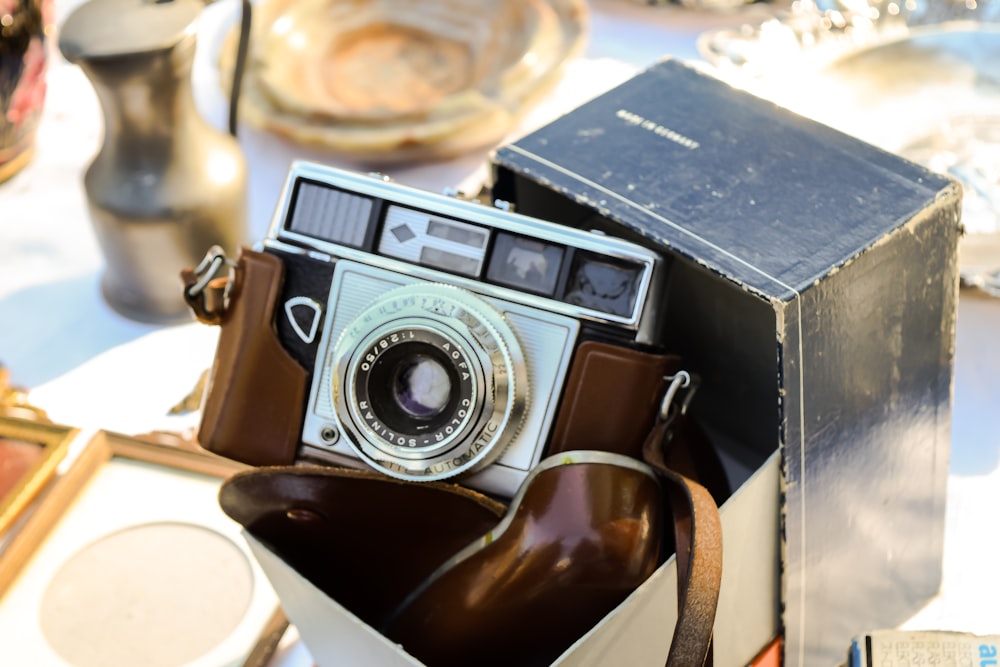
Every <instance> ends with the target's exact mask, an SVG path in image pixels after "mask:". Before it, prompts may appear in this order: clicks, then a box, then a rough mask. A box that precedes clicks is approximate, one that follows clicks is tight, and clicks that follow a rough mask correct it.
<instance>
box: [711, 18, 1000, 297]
mask: <svg viewBox="0 0 1000 667" xmlns="http://www.w3.org/2000/svg"><path fill="white" fill-rule="evenodd" d="M699 49H700V51H701V53H702V55H703V56H704V57H705V58H706V59H707V60H708V61H709V62H710V64H711V65H712V66H713V67H714V69H715V71H716V74H717V75H718V76H720V77H721V78H723V79H725V80H727V81H729V82H730V83H732V84H734V85H736V86H739V87H741V88H744V89H746V90H748V91H750V92H753V93H755V94H757V95H760V96H762V97H765V98H767V99H770V100H772V101H774V102H776V103H778V104H780V105H781V106H784V107H786V108H789V109H791V110H792V111H795V112H797V113H800V114H802V115H804V116H807V117H810V118H813V119H815V120H818V121H820V122H822V123H825V124H827V125H830V126H831V127H834V128H837V129H839V130H842V131H844V132H847V133H848V134H851V135H854V136H856V137H858V138H860V139H863V140H865V141H868V142H870V143H872V144H875V145H877V146H880V147H881V148H884V149H886V150H889V151H892V152H894V153H897V154H900V155H902V156H904V157H907V158H909V159H911V160H913V161H915V162H918V163H921V164H923V165H925V166H927V167H929V168H930V169H933V170H935V171H938V172H942V173H946V174H949V175H951V176H952V177H954V178H955V179H956V180H958V181H959V182H960V183H961V184H962V186H963V191H964V196H963V207H962V222H963V226H964V227H965V231H966V234H965V236H963V238H962V240H961V242H960V255H959V258H960V259H959V262H960V267H961V275H962V279H963V282H964V283H965V284H967V285H973V286H976V287H979V288H981V289H983V290H984V291H986V292H987V293H990V294H993V295H994V296H1000V1H998V0H993V1H992V2H991V1H990V0H984V1H983V2H979V3H978V4H977V2H975V0H969V1H968V2H961V3H955V2H936V3H930V2H926V1H921V2H916V1H913V0H911V1H910V2H909V3H906V4H897V3H895V2H871V3H866V2H860V3H853V4H850V5H848V4H847V3H837V4H828V5H825V6H822V5H816V4H811V3H809V4H801V3H796V4H795V5H793V6H792V7H791V8H790V9H788V10H786V11H783V12H780V13H778V14H777V15H776V16H775V17H774V18H773V19H769V20H767V21H764V22H763V23H761V24H757V25H752V26H751V25H745V26H742V27H740V28H737V29H733V30H720V31H713V32H711V33H706V34H704V35H702V36H701V38H700V39H699Z"/></svg>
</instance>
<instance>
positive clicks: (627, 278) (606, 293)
mask: <svg viewBox="0 0 1000 667" xmlns="http://www.w3.org/2000/svg"><path fill="white" fill-rule="evenodd" d="M642 271H643V267H642V266H641V265H639V264H636V263H634V262H628V261H619V260H615V259H613V258H611V257H607V256H605V255H596V254H593V253H589V252H583V251H580V252H577V253H575V256H574V258H573V268H572V269H571V270H570V277H569V282H568V283H567V285H566V296H565V299H564V300H565V301H566V302H567V303H572V304H574V305H577V306H581V307H583V308H590V309H592V310H597V311H600V312H602V313H610V314H612V315H619V316H621V317H627V316H629V315H631V314H632V312H633V311H634V309H635V305H636V295H637V294H638V290H639V281H640V278H641V277H642Z"/></svg>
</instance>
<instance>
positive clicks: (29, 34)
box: [0, 0, 52, 183]
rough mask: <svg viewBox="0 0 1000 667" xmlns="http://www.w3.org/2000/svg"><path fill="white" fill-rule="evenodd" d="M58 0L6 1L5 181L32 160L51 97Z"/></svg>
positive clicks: (0, 153)
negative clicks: (50, 48)
mask: <svg viewBox="0 0 1000 667" xmlns="http://www.w3.org/2000/svg"><path fill="white" fill-rule="evenodd" d="M51 25H52V0H0V183H3V182H4V181H6V180H7V179H9V178H10V177H11V176H13V175H14V174H15V173H17V172H18V171H19V170H20V169H21V168H22V167H23V166H24V165H25V164H26V163H27V162H28V160H30V159H31V154H32V151H33V150H34V145H35V128H36V127H37V126H38V120H39V118H40V117H41V115H42V104H43V103H44V101H45V60H46V52H45V38H46V33H47V32H48V29H49V27H50V26H51Z"/></svg>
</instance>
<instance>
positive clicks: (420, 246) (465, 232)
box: [378, 206, 489, 278]
mask: <svg viewBox="0 0 1000 667" xmlns="http://www.w3.org/2000/svg"><path fill="white" fill-rule="evenodd" d="M488 240H489V233H488V232H487V230H485V229H483V228H481V227H477V226H475V225H470V224H468V223H465V222H459V221H458V220H450V219H447V218H442V217H440V216H432V215H431V214H430V213H428V212H426V211H420V210H417V209H412V208H406V207H403V206H389V207H387V208H386V213H385V223H384V224H383V231H382V238H381V239H380V240H379V244H378V252H379V253H381V254H383V255H387V256H389V257H395V258H396V259H402V260H405V261H408V262H413V263H416V264H422V265H424V266H430V267H433V268H435V269H440V270H442V271H447V272H449V273H456V274H458V275H462V276H468V277H470V278H478V277H479V274H480V272H481V271H482V270H483V261H484V260H485V257H486V245H487V241H488Z"/></svg>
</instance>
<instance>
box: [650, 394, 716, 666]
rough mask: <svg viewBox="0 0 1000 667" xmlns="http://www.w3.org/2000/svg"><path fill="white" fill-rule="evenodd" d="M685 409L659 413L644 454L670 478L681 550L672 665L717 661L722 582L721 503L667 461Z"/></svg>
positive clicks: (668, 483)
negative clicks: (715, 629)
mask: <svg viewBox="0 0 1000 667" xmlns="http://www.w3.org/2000/svg"><path fill="white" fill-rule="evenodd" d="M683 418H684V417H683V415H682V414H680V412H679V411H675V412H674V413H673V414H671V415H670V416H668V417H667V418H658V419H657V421H656V424H655V425H654V427H653V429H652V430H651V431H650V433H649V437H648V438H646V441H645V443H644V444H643V458H644V459H645V460H646V462H647V463H648V464H650V465H651V466H653V467H654V468H655V469H656V470H657V472H658V473H659V474H660V476H661V477H662V478H663V480H664V482H665V487H666V491H667V495H668V498H669V500H670V510H671V513H672V514H673V518H674V538H675V540H676V550H677V612H678V613H677V624H676V625H675V626H674V634H673V638H672V640H671V642H670V650H669V653H668V654H667V661H666V665H667V667H692V666H697V665H704V666H705V667H710V666H711V664H712V651H711V644H712V630H713V626H714V624H715V612H716V608H717V607H718V602H719V586H720V585H721V582H722V524H721V522H720V519H719V511H718V507H717V506H716V504H715V501H714V500H713V499H712V496H711V494H709V492H708V491H707V490H706V489H705V487H703V486H702V485H700V484H698V483H697V482H694V481H692V480H690V479H688V478H687V477H685V476H684V475H681V474H680V473H678V472H676V471H674V470H672V469H671V468H670V467H668V466H667V464H666V462H665V457H664V447H669V445H670V444H672V440H673V437H672V435H673V434H672V428H673V427H674V426H675V422H676V420H678V419H683Z"/></svg>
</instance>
